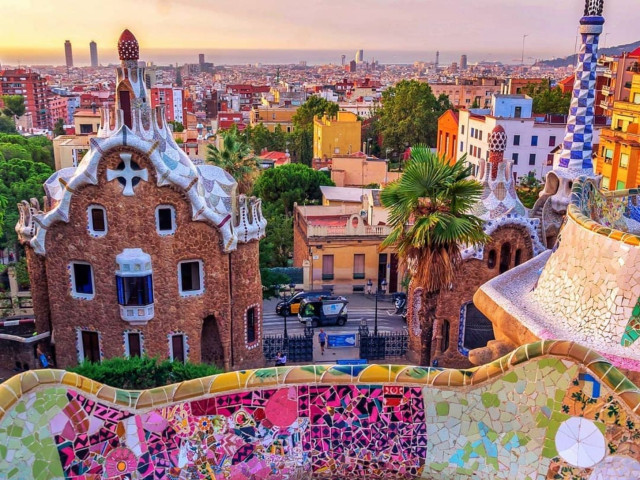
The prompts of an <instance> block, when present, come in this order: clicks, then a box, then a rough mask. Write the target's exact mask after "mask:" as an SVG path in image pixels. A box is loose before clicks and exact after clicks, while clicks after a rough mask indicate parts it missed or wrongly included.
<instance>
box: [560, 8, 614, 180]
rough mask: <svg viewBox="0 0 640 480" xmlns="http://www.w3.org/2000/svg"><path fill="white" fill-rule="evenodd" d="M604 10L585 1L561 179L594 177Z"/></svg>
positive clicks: (561, 161) (561, 159)
mask: <svg viewBox="0 0 640 480" xmlns="http://www.w3.org/2000/svg"><path fill="white" fill-rule="evenodd" d="M603 6H604V0H586V5H585V11H584V17H582V18H581V19H580V34H581V36H582V44H581V46H580V53H579V54H578V64H577V65H576V74H575V81H574V84H573V95H572V98H571V108H570V111H569V118H568V119H567V130H566V133H565V137H564V143H563V149H562V153H561V154H560V161H559V164H558V168H557V171H558V173H559V174H560V175H562V176H563V177H566V176H571V177H573V178H575V177H577V176H578V175H593V161H592V157H593V125H594V119H595V100H596V63H597V60H598V41H599V38H600V34H601V33H602V26H603V25H604V18H603V17H602V10H603ZM563 169H566V170H565V171H563ZM563 174H564V175H563ZM566 174H568V175H566Z"/></svg>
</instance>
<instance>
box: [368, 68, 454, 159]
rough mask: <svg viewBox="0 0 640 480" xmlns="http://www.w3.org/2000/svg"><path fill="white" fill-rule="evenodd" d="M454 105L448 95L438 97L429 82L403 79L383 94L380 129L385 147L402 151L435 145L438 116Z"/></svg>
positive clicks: (384, 148)
mask: <svg viewBox="0 0 640 480" xmlns="http://www.w3.org/2000/svg"><path fill="white" fill-rule="evenodd" d="M450 108H452V106H451V103H450V102H449V99H448V97H447V96H446V95H440V96H439V97H438V98H436V97H435V95H434V94H433V92H432V91H431V87H430V86H429V84H427V83H425V82H419V81H417V80H402V81H401V82H399V83H397V84H396V85H395V86H393V87H391V88H389V89H387V90H385V91H384V93H383V94H382V107H381V108H380V110H379V117H380V118H379V120H378V125H379V133H380V135H382V139H383V150H385V151H386V149H389V150H393V151H395V152H397V154H401V153H402V152H404V151H405V150H406V147H407V146H412V145H417V144H420V143H424V144H426V145H429V146H431V147H435V146H436V134H437V131H438V118H439V117H440V115H442V114H443V113H444V112H445V111H446V110H448V109H450Z"/></svg>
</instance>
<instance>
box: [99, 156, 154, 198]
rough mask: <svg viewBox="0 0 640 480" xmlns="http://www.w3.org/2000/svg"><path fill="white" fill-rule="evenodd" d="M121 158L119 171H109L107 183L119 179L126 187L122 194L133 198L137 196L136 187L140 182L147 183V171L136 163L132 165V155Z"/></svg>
mask: <svg viewBox="0 0 640 480" xmlns="http://www.w3.org/2000/svg"><path fill="white" fill-rule="evenodd" d="M120 158H121V159H122V162H121V163H120V165H118V169H117V170H111V169H109V170H107V181H108V182H110V181H111V180H114V179H116V178H117V179H118V181H119V182H120V183H122V184H123V185H124V189H123V190H122V194H123V195H124V196H126V197H133V196H134V195H135V193H134V191H133V187H134V185H137V184H138V182H139V181H140V180H144V181H145V182H146V181H147V180H148V175H147V169H146V168H144V169H142V170H141V169H140V167H138V165H137V164H136V163H135V162H133V164H132V162H131V154H130V153H121V154H120ZM136 178H137V179H138V180H137V181H136V180H135V179H136Z"/></svg>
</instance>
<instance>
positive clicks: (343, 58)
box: [340, 55, 347, 66]
mask: <svg viewBox="0 0 640 480" xmlns="http://www.w3.org/2000/svg"><path fill="white" fill-rule="evenodd" d="M346 58H347V56H346V55H341V56H340V60H341V61H342V63H341V65H342V66H344V61H345V59H346Z"/></svg>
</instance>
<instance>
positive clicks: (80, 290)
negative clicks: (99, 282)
mask: <svg viewBox="0 0 640 480" xmlns="http://www.w3.org/2000/svg"><path fill="white" fill-rule="evenodd" d="M71 295H72V296H74V297H76V298H84V299H87V300H89V299H92V298H93V295H94V291H93V270H92V268H91V265H89V264H88V263H72V264H71Z"/></svg>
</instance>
